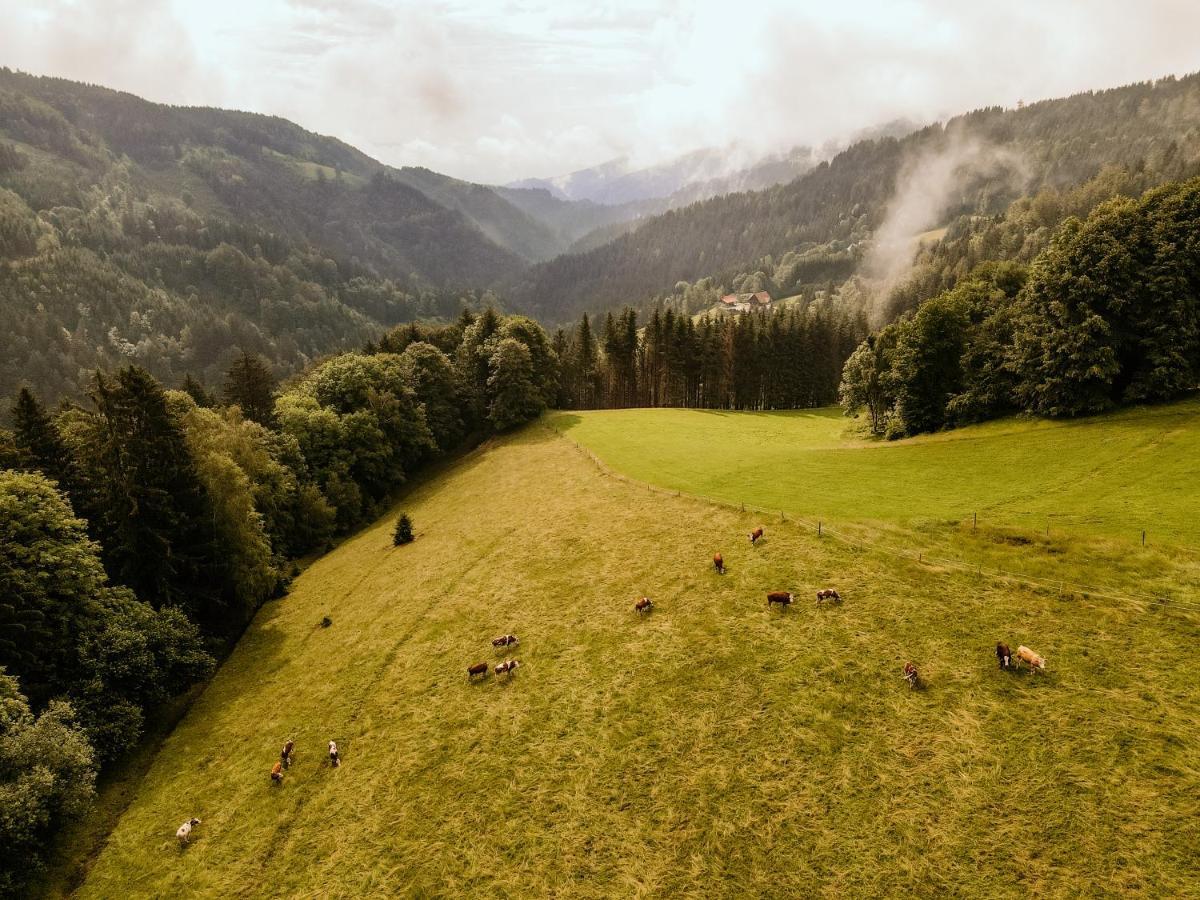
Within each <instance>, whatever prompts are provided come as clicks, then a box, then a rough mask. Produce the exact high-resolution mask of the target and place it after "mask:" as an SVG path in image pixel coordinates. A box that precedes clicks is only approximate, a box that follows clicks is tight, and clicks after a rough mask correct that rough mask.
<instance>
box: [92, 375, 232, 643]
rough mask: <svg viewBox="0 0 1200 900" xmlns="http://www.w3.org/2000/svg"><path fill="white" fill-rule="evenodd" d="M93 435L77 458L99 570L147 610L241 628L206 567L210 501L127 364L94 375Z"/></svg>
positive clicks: (210, 564)
mask: <svg viewBox="0 0 1200 900" xmlns="http://www.w3.org/2000/svg"><path fill="white" fill-rule="evenodd" d="M91 397H92V402H93V404H94V405H95V409H96V415H95V420H94V421H95V430H94V432H93V435H92V436H91V440H90V441H89V442H88V444H89V446H88V447H87V448H86V450H88V451H90V459H89V460H88V463H89V467H90V469H91V471H89V472H88V473H87V477H88V481H89V482H90V483H91V492H92V494H93V495H94V496H95V497H96V498H97V503H96V504H95V509H96V510H98V515H99V521H98V522H97V523H93V524H96V525H97V530H98V532H99V535H100V543H101V545H102V546H103V548H104V558H105V563H106V565H107V567H108V569H109V572H110V573H111V574H112V575H113V577H114V578H115V579H116V580H117V581H119V582H121V583H122V584H125V585H128V586H129V587H131V588H133V590H134V591H135V592H136V593H137V595H138V596H139V597H143V598H145V599H148V600H150V601H151V602H153V603H154V604H155V605H156V606H166V605H175V606H180V607H182V608H184V609H186V610H188V611H189V612H190V613H191V614H192V616H193V618H194V619H196V620H197V621H199V622H201V623H203V624H204V625H206V626H207V627H208V628H210V629H212V630H216V631H228V630H229V629H231V628H236V627H240V626H241V624H243V622H242V621H241V619H240V618H236V617H235V619H234V620H230V618H229V613H230V611H229V610H228V609H226V608H225V603H226V600H227V598H228V597H229V596H230V595H231V593H232V592H231V591H230V590H229V585H228V583H227V577H226V573H225V571H224V570H223V567H222V565H221V564H220V563H219V562H218V561H217V560H216V559H215V552H214V551H215V530H214V525H213V513H212V509H211V505H210V502H209V498H208V496H207V494H206V493H205V491H204V488H203V485H202V484H201V482H200V479H199V476H198V474H197V472H196V467H195V464H194V462H193V460H192V458H191V456H190V454H189V452H188V448H187V443H186V441H185V438H184V434H183V430H182V428H181V427H180V425H179V423H177V422H176V421H175V420H174V419H173V418H172V416H171V414H170V412H169V410H168V408H167V402H166V396H165V394H164V392H163V389H162V386H161V385H160V384H159V383H158V382H157V381H155V380H154V378H153V377H152V376H151V375H150V374H149V373H148V372H146V371H145V370H144V369H140V368H138V367H136V366H130V367H128V368H126V369H122V370H120V371H119V372H117V373H116V375H115V376H114V377H113V378H111V380H110V378H108V377H106V376H104V375H102V374H99V373H97V376H96V384H95V387H94V388H93V390H92V393H91Z"/></svg>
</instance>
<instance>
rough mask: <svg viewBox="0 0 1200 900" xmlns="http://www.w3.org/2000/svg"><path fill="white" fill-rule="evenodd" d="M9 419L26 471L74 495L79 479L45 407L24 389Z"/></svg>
mask: <svg viewBox="0 0 1200 900" xmlns="http://www.w3.org/2000/svg"><path fill="white" fill-rule="evenodd" d="M12 417H13V438H14V440H15V441H16V444H17V447H18V449H19V450H20V451H21V452H22V455H23V456H25V458H26V461H27V465H28V467H29V468H32V469H36V470H37V471H39V472H41V473H43V474H44V475H45V476H46V477H47V478H51V479H53V480H54V481H57V482H58V485H59V487H60V488H61V489H62V490H64V491H67V492H74V491H77V490H78V488H79V478H78V475H77V473H76V470H75V466H74V463H73V462H72V459H71V454H70V451H69V450H68V449H67V445H66V442H65V441H63V439H62V435H61V434H59V431H58V428H57V427H56V426H55V424H54V422H53V421H52V420H51V419H50V417H49V416H48V415H47V414H46V410H45V407H43V406H42V404H41V403H39V402H38V400H37V398H36V397H34V396H33V394H32V393H30V391H29V390H28V389H27V388H21V390H20V391H19V392H18V393H17V401H16V403H15V404H14V406H13V413H12Z"/></svg>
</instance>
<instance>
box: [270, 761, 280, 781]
mask: <svg viewBox="0 0 1200 900" xmlns="http://www.w3.org/2000/svg"><path fill="white" fill-rule="evenodd" d="M271 780H272V781H273V782H275V783H276V784H283V763H281V762H277V763H275V765H274V766H272V767H271Z"/></svg>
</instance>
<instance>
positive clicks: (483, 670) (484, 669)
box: [467, 662, 488, 680]
mask: <svg viewBox="0 0 1200 900" xmlns="http://www.w3.org/2000/svg"><path fill="white" fill-rule="evenodd" d="M487 673H488V664H487V663H485V662H481V663H475V665H473V666H467V679H468V680H470V679H472V678H474V677H475V676H476V675H482V676H484V677H485V678H486V677H487Z"/></svg>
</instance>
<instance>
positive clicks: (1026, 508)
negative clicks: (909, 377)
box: [550, 400, 1200, 547]
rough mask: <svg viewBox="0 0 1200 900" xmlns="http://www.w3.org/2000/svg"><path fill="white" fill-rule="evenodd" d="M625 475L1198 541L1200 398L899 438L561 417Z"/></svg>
mask: <svg viewBox="0 0 1200 900" xmlns="http://www.w3.org/2000/svg"><path fill="white" fill-rule="evenodd" d="M550 422H551V424H552V425H553V426H554V427H555V428H557V429H559V430H560V431H562V432H563V433H565V434H566V435H568V436H569V437H570V438H571V439H572V440H574V441H576V442H578V443H581V444H583V445H585V446H586V447H587V448H588V449H589V450H591V451H593V452H594V453H595V454H596V455H597V456H599V457H600V458H601V459H602V460H603V461H604V462H605V463H606V464H608V465H609V466H611V467H612V468H614V469H616V470H618V471H620V472H623V473H625V474H627V475H629V476H630V477H632V478H635V479H640V480H643V481H647V482H651V483H654V484H658V485H662V486H664V487H667V488H671V489H673V490H679V491H683V492H686V493H690V494H697V495H702V496H708V497H713V498H716V499H721V500H726V501H732V502H735V503H743V502H744V503H746V504H753V505H755V506H761V507H766V508H769V509H773V510H783V511H786V512H790V513H793V514H795V515H804V516H807V517H809V518H814V519H824V520H825V521H832V522H856V521H864V520H869V521H877V522H882V523H893V524H905V525H927V524H930V523H943V524H944V523H959V522H967V521H974V519H973V517H974V516H975V515H976V514H978V517H979V522H980V523H986V524H988V525H995V526H1006V527H1017V528H1021V529H1024V530H1025V531H1027V532H1030V533H1039V532H1040V533H1045V531H1046V528H1047V526H1048V527H1049V529H1050V534H1051V536H1053V535H1054V533H1055V532H1056V531H1059V530H1061V531H1065V532H1066V533H1068V534H1071V535H1103V536H1106V537H1111V538H1120V539H1123V540H1126V541H1128V542H1130V543H1134V542H1136V543H1139V544H1140V542H1141V533H1142V531H1143V530H1145V531H1146V532H1147V539H1148V540H1149V541H1150V542H1151V543H1154V542H1160V543H1171V544H1182V545H1186V546H1190V547H1200V401H1198V400H1189V401H1185V402H1182V403H1176V404H1170V405H1164V406H1156V407H1146V408H1135V409H1129V410H1124V411H1121V412H1118V413H1115V414H1112V415H1109V416H1102V417H1096V418H1093V419H1083V420H1077V421H1071V422H1047V421H1040V420H1032V419H1006V420H1001V421H997V422H990V423H987V424H983V425H977V426H973V427H968V428H960V429H957V430H954V431H948V432H944V433H941V434H935V435H928V436H925V437H919V438H913V439H909V440H905V441H897V442H891V443H889V442H887V441H875V440H868V439H866V438H864V436H863V434H862V423H861V422H860V421H859V420H854V419H847V418H845V417H844V416H843V415H842V413H841V410H839V409H819V410H811V411H796V412H757V413H756V412H723V411H713V410H687V409H628V410H601V411H589V412H581V413H557V414H555V415H554V416H552V417H551V419H550Z"/></svg>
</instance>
